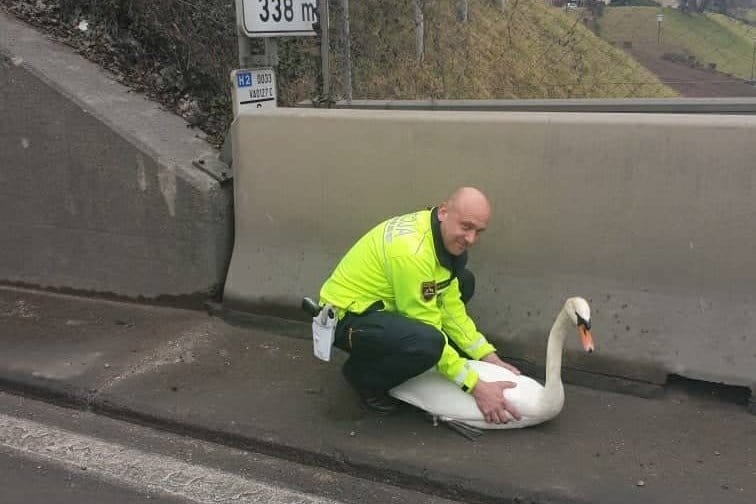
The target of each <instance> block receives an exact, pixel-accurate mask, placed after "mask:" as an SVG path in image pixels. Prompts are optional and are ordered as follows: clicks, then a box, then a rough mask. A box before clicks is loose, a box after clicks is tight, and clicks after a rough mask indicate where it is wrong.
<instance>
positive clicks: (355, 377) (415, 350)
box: [320, 187, 519, 423]
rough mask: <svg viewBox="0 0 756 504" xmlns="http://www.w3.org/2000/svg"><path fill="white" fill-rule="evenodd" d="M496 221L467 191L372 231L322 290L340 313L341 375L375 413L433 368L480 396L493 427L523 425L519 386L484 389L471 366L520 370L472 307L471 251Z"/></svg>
mask: <svg viewBox="0 0 756 504" xmlns="http://www.w3.org/2000/svg"><path fill="white" fill-rule="evenodd" d="M490 215H491V205H490V204H489V202H488V199H487V198H486V196H485V195H484V194H483V193H482V192H481V191H479V190H478V189H475V188H473V187H461V188H459V189H457V190H455V191H454V192H453V193H452V194H451V195H450V196H449V197H448V198H447V199H446V201H444V202H443V203H441V204H440V205H438V206H437V207H434V208H432V209H430V210H422V211H418V212H413V213H410V214H406V215H400V216H397V217H393V218H391V219H389V220H387V221H384V222H382V223H380V224H378V225H377V226H376V227H374V228H373V229H372V230H370V231H368V233H367V234H365V235H364V236H363V237H362V238H360V239H359V240H358V241H357V243H356V244H355V245H354V246H353V247H352V248H351V249H350V250H349V251H348V252H347V254H346V255H345V256H344V257H343V258H342V260H341V261H340V262H339V264H338V265H337V266H336V269H335V270H334V272H333V274H332V275H331V276H330V278H328V280H326V282H325V284H323V287H322V288H321V290H320V303H321V304H322V305H324V304H331V305H332V306H334V308H335V310H336V314H337V317H338V319H339V321H338V324H337V326H336V336H335V342H334V345H335V346H336V347H337V348H340V349H342V350H344V351H346V352H348V353H349V358H348V359H347V361H346V362H345V363H344V367H343V368H342V372H343V373H344V377H345V378H346V380H347V381H348V382H349V383H350V384H351V385H352V386H353V387H354V388H355V390H356V391H357V393H358V394H359V396H360V398H361V399H362V402H363V404H365V406H367V407H368V408H369V409H371V410H372V411H375V412H376V413H379V414H390V413H392V412H393V411H395V410H396V408H397V406H398V401H397V400H396V399H394V398H392V397H391V396H389V395H388V391H389V390H390V389H391V388H393V387H395V386H396V385H399V384H400V383H403V382H404V381H406V380H408V379H409V378H412V377H413V376H417V375H418V374H420V373H422V372H424V371H426V370H427V369H430V368H431V367H433V366H436V368H437V369H438V371H439V372H440V373H441V374H442V375H443V376H445V377H446V378H448V379H449V380H451V381H452V382H454V383H456V384H457V386H459V387H460V388H461V389H462V390H463V391H465V392H468V393H470V394H472V395H473V397H474V398H475V401H476V403H477V405H478V407H479V408H480V410H481V412H483V415H484V417H485V418H486V421H488V422H493V423H502V422H506V421H508V420H509V419H510V418H519V414H518V413H517V411H515V410H514V408H512V407H511V406H510V405H509V404H507V401H506V400H505V398H504V394H503V391H504V389H505V388H510V387H513V386H515V384H514V383H512V382H485V381H483V380H480V379H479V378H478V374H477V373H476V372H475V370H473V369H470V368H469V367H468V365H467V360H468V359H477V360H484V361H487V362H490V363H493V364H496V365H499V366H502V367H505V368H507V369H510V370H512V371H514V372H516V373H519V371H517V369H516V368H514V367H513V366H511V365H509V364H507V363H505V362H503V361H502V360H501V359H500V358H499V357H498V356H497V355H496V349H495V348H494V347H493V345H491V344H490V343H489V342H488V341H487V340H486V338H485V336H483V335H482V334H481V333H480V332H479V331H478V330H477V328H476V327H475V323H474V322H473V321H472V319H471V318H470V317H469V315H468V314H467V311H466V309H465V303H467V301H469V299H470V298H471V297H472V295H473V292H474V289H475V277H474V276H473V275H472V273H470V271H469V270H467V269H466V268H465V265H466V263H467V249H468V248H470V247H471V246H472V245H474V244H475V243H476V242H477V241H478V239H479V238H480V234H481V233H482V232H483V231H485V229H486V227H487V226H488V219H489V218H490Z"/></svg>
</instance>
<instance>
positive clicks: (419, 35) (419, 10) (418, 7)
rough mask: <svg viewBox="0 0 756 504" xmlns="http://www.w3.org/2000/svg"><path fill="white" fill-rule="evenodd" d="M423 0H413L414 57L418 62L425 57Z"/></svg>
mask: <svg viewBox="0 0 756 504" xmlns="http://www.w3.org/2000/svg"><path fill="white" fill-rule="evenodd" d="M424 3H425V2H424V1H423V0H414V4H415V57H416V58H417V61H418V63H422V61H423V60H424V59H425V16H424V15H423V4H424Z"/></svg>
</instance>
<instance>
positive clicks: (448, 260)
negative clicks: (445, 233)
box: [431, 207, 467, 276]
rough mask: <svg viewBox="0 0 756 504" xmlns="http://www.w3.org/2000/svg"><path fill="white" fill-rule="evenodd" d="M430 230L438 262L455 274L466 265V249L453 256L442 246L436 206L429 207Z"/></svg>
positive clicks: (442, 241)
mask: <svg viewBox="0 0 756 504" xmlns="http://www.w3.org/2000/svg"><path fill="white" fill-rule="evenodd" d="M431 230H432V232H433V245H434V248H435V249H436V257H437V258H438V262H439V263H440V264H441V266H443V267H444V268H446V269H448V270H449V271H451V273H452V276H457V274H459V272H461V271H462V270H463V269H464V268H465V266H466V265H467V251H466V250H465V251H464V252H463V253H462V255H459V256H454V255H451V254H450V253H449V251H448V250H446V247H444V240H443V237H442V236H441V221H439V220H438V207H433V208H432V209H431Z"/></svg>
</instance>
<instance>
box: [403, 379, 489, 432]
mask: <svg viewBox="0 0 756 504" xmlns="http://www.w3.org/2000/svg"><path fill="white" fill-rule="evenodd" d="M389 394H390V395H392V396H393V397H396V398H397V399H400V400H402V401H404V402H406V403H409V404H411V405H413V406H416V407H418V408H420V409H421V410H424V411H427V412H428V413H431V414H433V415H439V416H444V417H449V418H452V419H462V418H477V419H479V420H483V415H482V414H481V413H480V410H479V409H478V405H477V404H476V403H475V399H473V397H472V396H471V395H470V394H467V393H465V392H463V391H462V390H461V389H460V388H459V387H458V386H457V385H455V384H454V383H452V382H450V381H449V380H447V379H446V378H445V377H443V376H441V375H440V374H439V373H438V372H437V371H435V370H434V369H431V370H428V371H426V372H425V373H423V374H421V375H418V376H415V377H414V378H410V379H409V380H407V381H406V382H404V383H402V384H401V385H398V386H396V387H394V388H392V389H391V390H390V391H389Z"/></svg>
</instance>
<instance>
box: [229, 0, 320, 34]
mask: <svg viewBox="0 0 756 504" xmlns="http://www.w3.org/2000/svg"><path fill="white" fill-rule="evenodd" d="M241 17H242V19H241V20H240V22H241V27H242V29H243V31H244V34H245V35H246V36H248V37H288V36H294V35H315V31H314V30H313V29H312V24H313V23H316V22H317V21H318V4H317V0H242V16H241Z"/></svg>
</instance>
